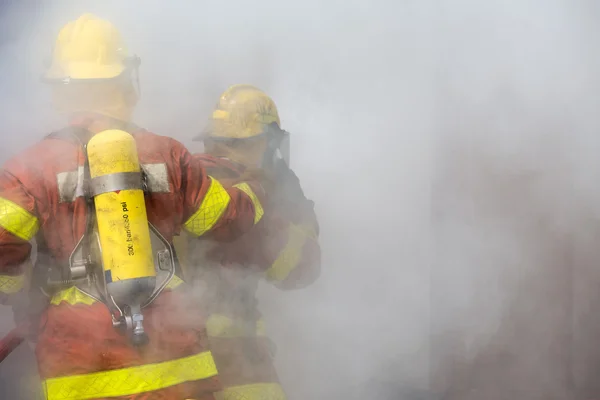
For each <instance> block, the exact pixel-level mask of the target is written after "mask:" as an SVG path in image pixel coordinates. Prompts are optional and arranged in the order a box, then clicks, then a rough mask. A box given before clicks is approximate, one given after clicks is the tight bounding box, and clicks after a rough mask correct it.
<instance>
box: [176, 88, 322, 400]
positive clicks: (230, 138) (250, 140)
mask: <svg viewBox="0 0 600 400" xmlns="http://www.w3.org/2000/svg"><path fill="white" fill-rule="evenodd" d="M287 135H288V134H287V132H285V131H282V130H281V128H280V120H279V115H278V111H277V108H276V106H275V104H274V102H273V101H272V99H271V98H269V97H268V96H267V95H266V94H265V93H264V92H262V91H261V90H259V89H257V88H256V87H253V86H250V85H235V86H232V87H230V88H229V89H228V90H227V91H225V92H224V93H223V94H222V96H221V98H220V100H219V103H218V105H217V107H216V109H215V110H214V112H213V114H212V118H211V121H210V123H209V126H208V129H207V130H206V131H205V132H204V133H203V134H202V135H200V136H199V137H198V138H197V139H201V140H203V141H204V147H205V152H206V154H196V155H195V157H196V158H197V159H198V160H201V161H202V163H203V164H204V166H205V168H206V169H207V171H209V172H210V173H211V174H213V175H214V176H218V177H219V179H221V180H222V181H223V182H226V183H227V184H232V185H234V187H240V188H244V187H245V184H244V183H242V182H243V180H244V177H245V176H248V175H251V174H252V171H254V170H255V169H256V167H261V166H264V167H265V168H264V169H259V170H263V171H267V173H268V175H269V176H270V181H271V183H272V185H273V190H272V191H271V190H269V194H270V196H269V199H270V200H271V201H270V203H269V211H270V213H269V215H265V217H264V218H263V219H262V221H261V222H260V223H258V224H257V226H256V229H255V230H254V231H252V233H251V234H247V235H244V236H242V237H240V238H238V239H237V240H235V241H233V242H230V243H217V242H215V241H210V240H207V241H201V242H196V243H193V244H192V243H190V242H189V241H187V242H186V241H183V240H182V241H178V240H176V241H175V245H176V246H181V247H183V246H184V245H187V249H185V250H187V251H184V249H181V250H180V251H179V254H180V255H181V254H182V253H183V254H185V257H186V258H185V260H184V261H182V263H184V265H185V268H186V269H185V273H186V275H188V276H190V277H191V279H192V280H193V281H194V283H195V290H196V295H197V298H198V303H199V304H200V305H201V307H203V308H204V309H205V313H206V314H208V315H209V319H208V322H207V329H208V335H209V341H210V345H211V350H212V352H213V355H214V357H215V362H216V364H217V368H218V369H219V374H220V375H219V376H220V379H221V382H222V383H223V386H224V387H225V388H224V390H223V391H222V392H221V393H219V394H218V396H217V398H219V399H227V400H234V399H248V400H259V399H260V400H284V399H286V395H285V393H284V391H283V389H282V387H281V385H280V384H279V380H278V377H277V373H276V371H275V369H274V365H273V353H272V351H273V346H272V345H271V342H270V340H269V339H268V338H267V336H266V334H265V325H264V321H263V319H262V317H261V314H260V312H259V310H258V305H257V299H256V291H257V288H258V284H259V282H260V281H261V280H266V281H268V282H270V283H272V284H274V285H275V286H277V287H279V288H281V289H284V290H285V289H294V288H302V287H305V286H307V285H309V284H310V283H312V282H313V281H314V280H315V279H317V277H318V275H319V273H320V247H319V244H318V229H319V228H318V224H317V218H316V215H315V212H314V207H313V202H312V201H310V200H308V199H306V197H305V196H304V194H303V191H302V189H301V187H300V183H299V180H298V178H297V177H296V175H295V174H294V173H293V172H292V171H291V169H290V168H289V167H288V164H287V162H286V161H285V160H284V159H285V157H283V158H282V157H276V156H275V154H276V151H279V152H280V153H282V154H286V153H288V154H289V148H288V149H287V151H286V149H285V144H284V142H285V141H286V138H287ZM288 143H289V142H288ZM288 158H289V156H288ZM224 184H225V183H224ZM271 195H272V196H271Z"/></svg>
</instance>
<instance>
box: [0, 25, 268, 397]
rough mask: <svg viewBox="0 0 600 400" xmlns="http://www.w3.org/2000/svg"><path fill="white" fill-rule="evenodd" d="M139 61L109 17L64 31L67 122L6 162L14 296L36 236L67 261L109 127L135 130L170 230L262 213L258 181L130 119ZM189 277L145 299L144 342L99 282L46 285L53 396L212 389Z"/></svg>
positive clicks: (204, 231)
mask: <svg viewBox="0 0 600 400" xmlns="http://www.w3.org/2000/svg"><path fill="white" fill-rule="evenodd" d="M138 65H139V59H138V58H137V57H134V56H130V55H128V53H127V50H126V47H125V44H124V43H123V42H122V39H121V36H120V34H119V32H118V31H117V29H116V28H115V27H114V26H113V25H112V24H111V23H109V22H108V21H105V20H102V19H99V18H97V17H95V16H93V15H90V14H85V15H83V16H81V17H80V18H78V19H77V20H75V21H72V22H69V23H68V24H66V25H65V26H64V27H63V28H62V30H61V31H60V33H59V35H58V37H57V40H56V43H55V47H54V51H53V59H52V63H51V65H50V67H49V70H48V71H47V73H46V75H45V80H46V81H47V82H48V83H50V87H51V89H52V94H53V100H54V102H55V104H56V106H57V109H58V111H59V112H60V113H62V114H64V115H65V116H66V117H67V119H68V126H67V127H66V128H65V129H63V130H61V131H58V132H56V133H55V134H52V135H49V136H47V137H46V138H45V139H44V140H42V141H40V142H39V143H38V144H36V145H34V146H32V147H30V148H28V149H26V150H25V151H23V152H22V153H20V154H18V155H16V156H15V157H14V158H12V159H11V160H9V161H8V162H7V163H6V164H5V166H4V168H3V170H2V171H1V172H0V293H1V295H2V300H3V303H4V304H10V303H11V301H12V299H14V298H15V297H16V296H17V295H18V294H19V293H20V291H22V290H23V289H22V287H23V285H24V280H25V277H24V268H23V265H24V264H25V263H26V262H27V260H28V258H29V257H30V251H31V244H30V240H32V239H34V238H35V240H36V241H37V242H38V245H39V247H40V249H41V251H42V254H44V252H47V254H48V255H49V258H50V259H51V260H52V262H53V265H52V267H53V268H59V269H60V268H64V266H65V265H67V266H68V264H69V258H70V256H71V254H72V252H73V251H74V249H75V248H76V246H77V244H78V242H79V241H80V240H81V238H82V237H83V235H84V232H86V229H87V227H88V225H87V221H89V219H88V218H87V217H89V215H88V214H90V213H89V212H88V210H89V208H88V204H87V201H88V200H89V198H87V197H86V182H87V180H86V177H85V175H86V163H87V162H88V161H87V160H88V158H87V156H86V151H85V149H84V147H83V146H84V145H85V143H86V142H87V141H88V140H89V139H90V138H93V137H95V135H97V134H98V133H100V132H103V131H106V130H114V129H118V130H121V131H126V132H128V133H129V134H131V135H132V136H133V138H134V139H135V145H136V146H137V153H138V157H139V163H140V165H141V168H142V169H143V172H144V174H145V180H146V189H145V191H144V192H145V193H144V196H145V199H143V200H142V202H145V207H146V212H147V216H148V221H149V222H150V223H151V224H152V225H153V226H154V227H156V229H157V230H158V231H159V233H160V234H161V235H162V236H163V237H164V238H165V239H166V240H167V241H168V242H171V243H172V239H173V236H174V235H176V234H178V233H179V232H180V230H181V229H182V228H183V229H184V230H185V231H186V232H187V233H188V234H190V235H191V236H194V237H201V238H210V239H211V240H216V241H220V240H233V239H235V238H236V237H237V236H239V235H241V234H243V233H244V232H246V231H248V230H249V229H252V228H253V227H254V225H255V224H256V223H257V222H259V221H260V219H261V217H262V215H263V214H264V209H263V205H262V204H261V202H264V193H263V192H262V186H261V185H259V184H257V183H256V181H252V182H250V181H249V182H247V183H245V184H244V186H243V189H238V188H229V189H225V188H224V187H223V186H222V184H221V183H219V181H218V180H217V179H214V178H212V177H210V176H208V175H207V173H206V170H205V169H204V168H203V167H202V165H201V163H200V162H199V161H198V160H197V159H196V158H194V157H192V155H191V154H190V153H189V152H188V151H187V150H186V148H185V147H184V146H183V145H182V144H180V143H179V142H177V141H176V140H174V139H171V138H168V137H165V136H159V135H156V134H153V133H151V132H148V131H146V130H144V129H141V128H138V127H136V126H135V125H133V124H132V123H131V122H130V117H131V114H132V112H133V109H134V106H135V104H136V102H137V99H138V91H137V90H136V88H135V85H134V82H135V79H133V77H134V75H135V74H137V66H138ZM100 136H101V135H100ZM90 143H91V142H90ZM118 161H119V160H115V162H118ZM115 193H117V194H118V191H116V192H115ZM142 204H143V203H142ZM102 251H107V249H106V248H102ZM36 268H39V266H36ZM97 272H98V271H97V270H95V271H91V272H89V273H90V274H92V273H97ZM107 282H108V280H107ZM185 286H186V285H185V284H182V279H181V278H180V277H178V276H177V275H175V276H172V278H171V279H170V281H169V283H168V285H167V286H166V287H165V288H164V290H162V291H161V292H160V293H158V296H157V297H156V298H155V299H154V301H153V302H151V303H150V304H149V305H147V306H146V307H145V308H144V310H143V316H144V326H145V329H146V334H147V337H148V338H149V342H148V343H147V344H146V345H144V346H141V347H136V346H133V345H132V344H131V342H130V341H129V339H128V338H127V337H126V336H125V335H123V334H122V333H120V332H119V331H117V330H116V329H115V328H114V327H113V320H112V316H111V313H110V312H109V308H108V305H107V302H106V301H103V300H102V297H97V296H94V295H93V294H92V293H94V291H93V288H92V287H91V286H90V285H87V286H86V284H77V285H75V284H71V285H70V284H69V282H66V285H65V286H64V287H61V288H60V289H59V290H55V291H53V292H49V290H50V289H47V290H46V291H47V292H48V293H49V299H48V302H49V304H48V307H47V308H46V309H45V311H44V312H43V314H42V316H41V318H40V320H39V331H38V332H37V334H38V336H37V344H36V350H35V353H36V358H37V362H38V369H39V374H40V376H41V378H42V381H43V391H44V392H45V395H46V398H47V399H48V400H66V399H108V398H110V399H169V400H171V399H174V400H183V399H212V398H214V397H213V393H214V392H215V391H217V390H219V388H220V384H219V380H218V375H217V368H216V367H215V363H214V359H213V357H212V355H211V352H210V351H209V347H208V341H207V338H206V328H205V320H204V319H203V318H202V316H201V315H200V314H199V313H196V312H191V311H190V308H189V306H190V303H189V301H188V297H187V296H186V290H187V289H186V287H185Z"/></svg>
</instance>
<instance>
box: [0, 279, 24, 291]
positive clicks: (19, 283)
mask: <svg viewBox="0 0 600 400" xmlns="http://www.w3.org/2000/svg"><path fill="white" fill-rule="evenodd" d="M24 283H25V275H17V276H9V275H0V293H5V294H11V293H17V292H18V291H19V290H21V289H23V285H24Z"/></svg>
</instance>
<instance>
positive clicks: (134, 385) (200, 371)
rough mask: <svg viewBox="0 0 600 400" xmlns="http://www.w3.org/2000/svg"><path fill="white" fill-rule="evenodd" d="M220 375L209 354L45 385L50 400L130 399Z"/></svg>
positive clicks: (53, 379) (60, 379) (98, 373)
mask: <svg viewBox="0 0 600 400" xmlns="http://www.w3.org/2000/svg"><path fill="white" fill-rule="evenodd" d="M215 375H217V367H216V366H215V362H214V360H213V357H212V354H211V353H210V351H206V352H204V353H200V354H196V355H193V356H190V357H185V358H179V359H177V360H171V361H165V362H162V363H157V364H148V365H142V366H139V367H129V368H121V369H115V370H110V371H103V372H95V373H91V374H84V375H73V376H64V377H59V378H51V379H47V380H46V381H45V382H44V385H45V389H46V398H47V399H48V400H75V399H77V400H79V399H97V398H105V397H118V396H129V395H132V394H138V393H145V392H151V391H153V390H159V389H164V388H166V387H169V386H174V385H178V384H180V383H183V382H190V381H197V380H200V379H206V378H210V377H212V376H215Z"/></svg>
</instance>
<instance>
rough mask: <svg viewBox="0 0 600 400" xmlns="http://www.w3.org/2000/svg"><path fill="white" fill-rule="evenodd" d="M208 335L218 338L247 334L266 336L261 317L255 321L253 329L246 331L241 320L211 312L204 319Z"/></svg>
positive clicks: (246, 328)
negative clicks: (205, 319)
mask: <svg viewBox="0 0 600 400" xmlns="http://www.w3.org/2000/svg"><path fill="white" fill-rule="evenodd" d="M206 332H207V334H208V336H211V337H220V338H235V337H247V336H254V335H256V336H266V331H265V321H264V320H263V319H262V318H261V319H259V320H258V321H256V326H255V330H254V331H252V332H248V327H247V326H246V325H245V324H244V321H243V320H235V321H234V320H233V319H232V318H229V317H227V316H225V315H222V314H211V315H210V316H209V317H208V320H207V321H206Z"/></svg>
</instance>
